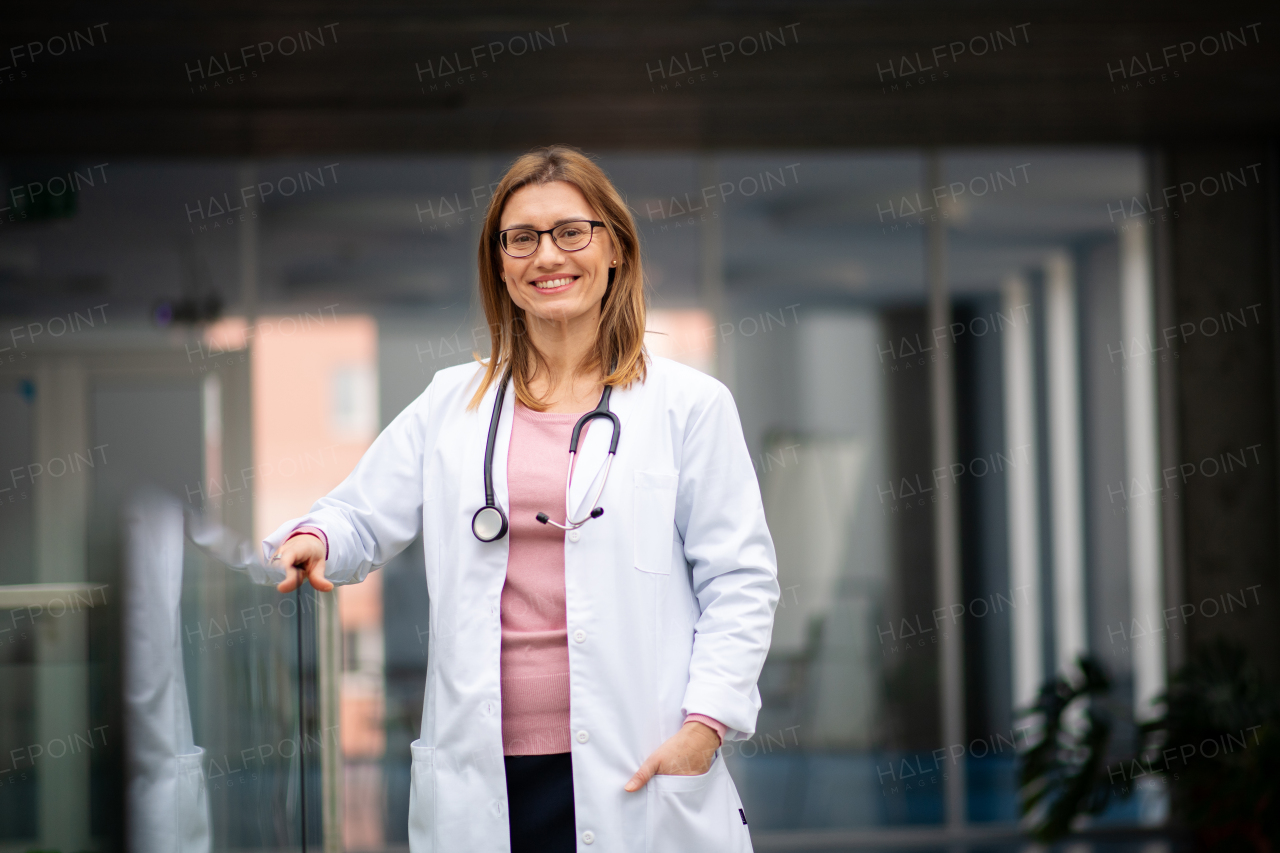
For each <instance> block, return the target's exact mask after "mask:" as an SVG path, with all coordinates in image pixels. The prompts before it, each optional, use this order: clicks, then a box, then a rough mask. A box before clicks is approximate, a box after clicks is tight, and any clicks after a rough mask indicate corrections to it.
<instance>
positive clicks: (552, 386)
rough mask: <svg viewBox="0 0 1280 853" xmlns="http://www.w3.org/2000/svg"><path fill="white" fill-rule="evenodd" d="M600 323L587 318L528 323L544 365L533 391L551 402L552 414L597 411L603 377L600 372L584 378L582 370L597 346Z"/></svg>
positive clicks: (536, 372)
mask: <svg viewBox="0 0 1280 853" xmlns="http://www.w3.org/2000/svg"><path fill="white" fill-rule="evenodd" d="M597 320H598V317H585V316H584V317H580V318H575V319H574V320H573V321H569V322H567V323H559V322H551V321H548V320H544V319H540V318H533V322H527V323H526V328H527V329H528V332H529V342H530V343H532V344H533V345H534V346H535V347H537V350H538V352H539V354H541V356H542V361H543V365H542V366H541V368H540V369H538V370H536V371H535V373H534V375H533V377H532V379H531V381H530V390H531V391H532V392H533V394H534V395H535V396H536V397H539V398H542V399H545V400H547V402H548V404H549V406H548V411H560V412H579V411H585V410H586V409H590V408H592V407H594V405H595V399H593V398H595V397H598V396H599V395H600V387H601V385H600V380H601V379H602V378H603V374H601V373H600V371H599V369H597V370H596V371H594V372H593V374H591V375H586V374H581V373H579V372H578V366H579V365H580V364H582V362H583V360H584V359H585V358H586V357H587V355H588V354H589V353H590V352H591V349H592V348H593V347H594V346H595V342H596V341H595V339H596V327H597ZM588 401H589V402H588Z"/></svg>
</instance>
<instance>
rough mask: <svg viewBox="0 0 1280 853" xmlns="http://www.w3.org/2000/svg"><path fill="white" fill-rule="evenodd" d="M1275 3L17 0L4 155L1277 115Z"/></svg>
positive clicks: (980, 128) (1149, 132) (813, 140)
mask: <svg viewBox="0 0 1280 853" xmlns="http://www.w3.org/2000/svg"><path fill="white" fill-rule="evenodd" d="M1275 9H1276V6H1275V4H1273V3H1272V4H1267V3H1256V2H1255V3H1230V2H1225V3H1224V2H1219V3H1213V4H1204V3H1187V2H1182V3H1152V2H1143V3H1114V2H1111V3H1103V2H1047V3H1036V4H1029V3H1019V4H1014V3H994V2H984V3H964V2H844V3H837V2H808V3H777V2H740V3H730V2H719V3H674V2H658V3H631V4H622V3H609V2H603V3H600V2H593V3H580V2H578V3H563V2H562V3H558V4H528V3H519V4H517V3H510V2H503V3H486V4H483V5H476V4H462V3H432V4H424V3H406V2H372V3H349V2H313V3H305V4H304V3H297V2H294V3H265V4H264V3H252V4H251V3H247V2H232V3H226V2H224V3H219V4H216V5H211V4H196V3H191V2H173V3H164V4H161V3H156V2H151V3H131V4H122V3H93V4H88V3H79V4H60V5H59V6H57V7H56V8H55V7H53V6H51V5H50V4H43V5H40V6H36V5H34V4H33V5H29V6H26V7H25V8H9V9H6V11H5V18H6V22H5V23H6V26H5V28H4V31H5V39H6V40H7V41H8V44H9V47H8V50H7V53H6V58H5V59H3V60H0V62H4V63H6V64H7V65H8V68H6V69H3V70H2V71H0V103H2V104H3V107H2V108H0V113H2V116H3V118H2V119H0V120H2V121H3V127H4V130H5V132H4V134H3V142H2V143H0V145H2V146H3V147H2V148H0V155H9V156H14V155H33V156H49V155H55V154H67V155H82V154H89V153H94V154H102V155H114V156H125V155H129V156H147V157H165V156H184V157H186V156H219V157H227V156H233V157H234V156H245V157H247V156H280V155H303V154H354V153H370V154H385V153H411V152H427V151H430V152H474V151H477V150H481V151H487V150H509V149H523V148H528V147H531V146H534V145H539V144H546V143H549V142H553V141H565V142H570V143H573V144H577V145H579V146H582V147H585V148H590V149H610V150H619V149H622V150H650V151H652V150H689V149H717V150H725V149H761V148H770V149H772V148H848V147H883V146H926V145H933V144H940V145H941V144H946V145H992V144H1045V143H1049V144H1068V143H1155V142H1162V141H1170V140H1197V139H1210V138H1213V139H1217V138H1222V137H1232V138H1238V137H1241V136H1254V137H1264V136H1268V135H1273V134H1274V133H1275V131H1276V129H1277V126H1278V123H1280V98H1278V97H1276V93H1277V83H1278V82H1280V62H1277V44H1280V38H1277V36H1276V35H1275V33H1276V29H1275V20H1276V14H1275ZM77 33H78V34H79V36H78V37H77V36H76V34H77ZM766 34H767V35H766ZM1229 36H1230V37H1229ZM68 42H70V44H71V45H72V46H74V48H75V49H74V50H72V49H70V47H68V45H67V43H68ZM90 42H91V43H90ZM1188 45H1191V47H1189V48H1188V47H1187V46H1188ZM33 54H34V55H33ZM54 54H58V55H54ZM1169 56H1171V57H1172V58H1166V57H1169ZM1135 62H1136V64H1135ZM1149 68H1154V69H1155V70H1154V71H1151V70H1149ZM219 72H221V73H219ZM450 72H452V73H450ZM1144 72H1145V73H1144ZM242 78H243V79H242ZM1140 82H1142V83H1143V85H1141V86H1139V85H1138V84H1139V83H1140ZM677 84H679V85H677ZM908 84H911V85H908ZM1125 84H1129V86H1130V88H1129V90H1128V91H1123V87H1124V85H1125ZM433 85H434V86H435V90H434V91H432V86H433ZM664 85H665V86H666V89H665V91H664V90H663V88H662V87H663V86H664ZM894 85H897V86H898V89H897V90H896V91H895V90H894V89H893V86H894ZM201 86H203V87H204V89H203V90H202V89H201Z"/></svg>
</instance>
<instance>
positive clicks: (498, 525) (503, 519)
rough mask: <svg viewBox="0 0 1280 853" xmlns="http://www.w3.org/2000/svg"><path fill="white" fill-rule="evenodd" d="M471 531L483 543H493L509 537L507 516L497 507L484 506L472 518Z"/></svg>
mask: <svg viewBox="0 0 1280 853" xmlns="http://www.w3.org/2000/svg"><path fill="white" fill-rule="evenodd" d="M471 531H472V532H473V533H475V535H476V538H477V539H479V540H480V541H481V542H493V541H496V540H498V539H501V538H502V537H503V536H506V535H507V516H506V514H505V513H503V511H502V510H500V509H498V508H497V507H496V506H482V507H480V509H478V510H476V514H475V515H473V516H472V517H471Z"/></svg>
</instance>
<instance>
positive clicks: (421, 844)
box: [409, 740, 436, 853]
mask: <svg viewBox="0 0 1280 853" xmlns="http://www.w3.org/2000/svg"><path fill="white" fill-rule="evenodd" d="M409 751H410V752H411V753H413V765H412V770H411V771H410V781H409V851H410V853H431V851H432V850H434V849H435V823H436V814H435V811H436V768H435V749H434V748H433V747H430V746H423V745H422V741H421V740H415V741H414V742H413V743H411V744H410V745H409Z"/></svg>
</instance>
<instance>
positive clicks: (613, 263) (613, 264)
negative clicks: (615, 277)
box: [609, 261, 618, 267]
mask: <svg viewBox="0 0 1280 853" xmlns="http://www.w3.org/2000/svg"><path fill="white" fill-rule="evenodd" d="M617 265H618V262H617V261H610V263H609V266H611V267H616V266H617Z"/></svg>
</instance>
